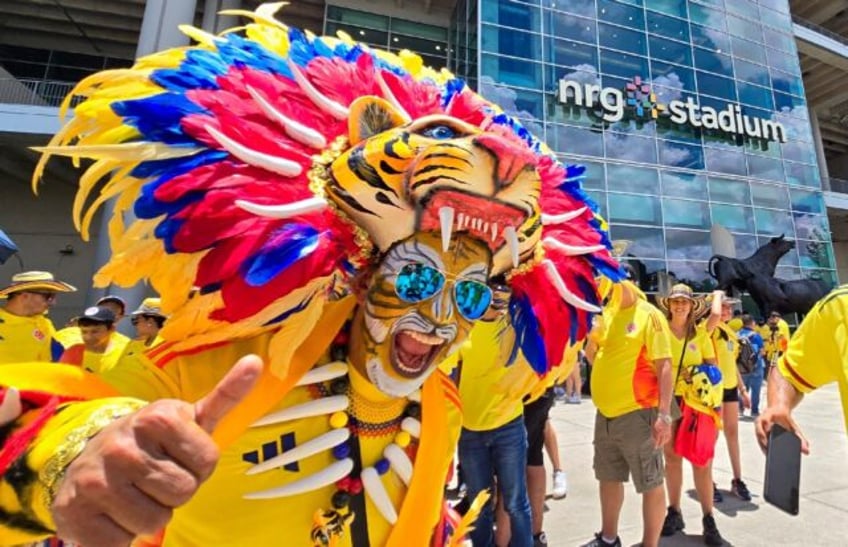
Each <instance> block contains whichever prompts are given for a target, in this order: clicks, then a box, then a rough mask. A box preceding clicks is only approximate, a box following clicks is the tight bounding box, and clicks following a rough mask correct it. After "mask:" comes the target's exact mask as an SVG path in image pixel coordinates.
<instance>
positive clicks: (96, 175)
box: [71, 160, 115, 241]
mask: <svg viewBox="0 0 848 547" xmlns="http://www.w3.org/2000/svg"><path fill="white" fill-rule="evenodd" d="M114 168H115V163H114V162H113V161H111V160H98V161H96V162H94V165H92V166H91V167H89V168H88V169H86V171H85V173H83V175H82V177H80V181H79V188H78V189H77V193H76V195H75V196H74V204H73V206H72V209H71V216H72V218H73V220H74V227H75V228H76V229H77V231H79V230H80V217H81V216H82V206H83V205H84V204H85V202H86V200H87V199H88V195H89V194H90V193H91V191H92V190H93V189H94V186H95V185H96V184H97V182H98V181H100V179H102V178H103V177H104V176H106V175H108V174H109V173H111V172H112V171H113V170H114ZM83 239H84V240H86V241H87V240H88V238H87V237H85V236H83Z"/></svg>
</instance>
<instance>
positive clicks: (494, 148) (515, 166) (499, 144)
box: [474, 126, 536, 187]
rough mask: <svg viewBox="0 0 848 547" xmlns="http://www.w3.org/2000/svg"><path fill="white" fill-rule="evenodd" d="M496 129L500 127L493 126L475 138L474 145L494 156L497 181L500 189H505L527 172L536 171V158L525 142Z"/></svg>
mask: <svg viewBox="0 0 848 547" xmlns="http://www.w3.org/2000/svg"><path fill="white" fill-rule="evenodd" d="M495 127H498V126H492V127H490V128H489V129H488V130H487V132H486V133H483V134H482V135H478V136H477V137H475V138H474V144H476V145H477V146H479V147H481V148H483V149H485V150H487V151H489V152H490V153H491V154H492V156H494V159H495V164H496V166H497V171H496V173H495V176H496V181H497V183H498V185H499V187H504V186H509V185H510V184H512V183H513V182H514V181H515V179H516V178H518V175H519V174H521V173H522V172H524V171H525V170H528V169H534V168H535V166H536V157H535V155H534V154H533V152H532V151H531V150H530V149H529V148H527V145H526V144H525V143H524V141H522V140H521V139H519V138H518V137H517V136H515V135H513V134H511V133H506V132H502V131H493V129H494V128H495ZM503 129H504V130H505V131H508V129H507V128H503Z"/></svg>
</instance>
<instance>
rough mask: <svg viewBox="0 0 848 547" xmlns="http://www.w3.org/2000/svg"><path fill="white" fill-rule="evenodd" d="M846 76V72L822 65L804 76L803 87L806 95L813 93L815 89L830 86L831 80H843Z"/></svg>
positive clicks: (847, 74)
mask: <svg viewBox="0 0 848 547" xmlns="http://www.w3.org/2000/svg"><path fill="white" fill-rule="evenodd" d="M846 76H848V73H846V72H843V71H841V70H838V69H835V68H833V67H828V66H823V67H821V68H820V69H818V70H814V71H812V72H811V73H810V74H809V75H808V76H805V77H804V88H806V90H807V95H808V96H809V95H815V93H816V92H815V89H821V88H824V87H830V85H831V84H832V83H833V82H835V81H838V80H844V79H845V77H846Z"/></svg>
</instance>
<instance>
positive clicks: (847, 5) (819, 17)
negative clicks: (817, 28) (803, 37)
mask: <svg viewBox="0 0 848 547" xmlns="http://www.w3.org/2000/svg"><path fill="white" fill-rule="evenodd" d="M844 9H848V1H846V0H829V1H828V2H824V3H823V4H822V5H821V6H820V7H819V8H818V9H816V10H814V11H812V12H811V13H810V15H809V16H804V18H805V19H806V20H808V21H809V22H811V23H815V24H817V25H823V26H824V23H826V22H828V21H829V20H830V19H832V18H833V17H834V16H835V15H836V14H837V13H839V12H840V11H842V10H844Z"/></svg>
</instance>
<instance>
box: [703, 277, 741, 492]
mask: <svg viewBox="0 0 848 547" xmlns="http://www.w3.org/2000/svg"><path fill="white" fill-rule="evenodd" d="M735 302H738V301H734V300H731V299H729V298H727V297H725V295H724V292H722V291H715V292H713V299H712V306H711V309H712V310H715V309H716V308H718V309H719V312H718V315H717V314H716V313H715V312H714V311H713V312H712V313H710V316H709V317H708V318H707V320H706V321H705V326H706V329H707V332H708V333H709V334H710V338H711V339H712V341H713V345H714V346H715V354H716V360H717V361H718V367H719V369H720V370H721V378H722V383H723V384H724V396H723V397H722V404H721V422H722V424H723V427H722V430H723V431H724V440H725V441H726V442H727V453H728V456H729V457H730V467H731V468H732V469H733V481H732V482H731V483H730V491H731V492H732V493H733V494H734V495H735V496H737V497H738V498H739V499H741V500H742V501H751V493H750V492H749V491H748V487H747V485H746V484H745V481H743V480H742V463H741V459H740V457H739V400H740V398H741V400H742V405H743V406H744V407H745V408H751V399H750V398H749V397H748V392H747V390H746V389H745V382H743V381H742V373H741V372H739V367H737V366H736V355H737V353H738V352H739V335H738V334H737V333H736V332H735V331H734V330H733V329H731V328H730V326H728V324H727V322H728V321H729V320H730V319H732V318H733V304H734V303H735ZM713 490H714V494H713V500H714V501H715V502H716V503H719V502H721V501H723V500H722V496H721V493H720V492H719V490H718V489H717V488H716V487H715V485H713Z"/></svg>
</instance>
